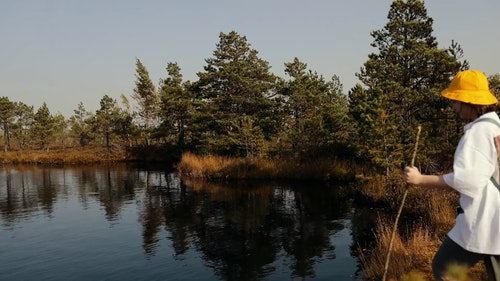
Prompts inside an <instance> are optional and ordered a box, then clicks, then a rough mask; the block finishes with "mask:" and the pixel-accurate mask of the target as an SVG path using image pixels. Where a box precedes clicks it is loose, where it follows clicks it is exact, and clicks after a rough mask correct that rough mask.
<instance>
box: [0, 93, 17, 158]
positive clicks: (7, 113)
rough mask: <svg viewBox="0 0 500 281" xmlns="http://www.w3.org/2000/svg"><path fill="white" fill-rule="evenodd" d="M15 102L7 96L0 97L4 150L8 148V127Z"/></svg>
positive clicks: (10, 124) (12, 115)
mask: <svg viewBox="0 0 500 281" xmlns="http://www.w3.org/2000/svg"><path fill="white" fill-rule="evenodd" d="M14 109H15V104H14V103H13V102H12V101H10V100H9V98H8V97H0V124H1V125H2V130H3V139H4V151H6V152H7V151H9V149H10V127H11V126H12V122H13V118H14V115H15V111H14Z"/></svg>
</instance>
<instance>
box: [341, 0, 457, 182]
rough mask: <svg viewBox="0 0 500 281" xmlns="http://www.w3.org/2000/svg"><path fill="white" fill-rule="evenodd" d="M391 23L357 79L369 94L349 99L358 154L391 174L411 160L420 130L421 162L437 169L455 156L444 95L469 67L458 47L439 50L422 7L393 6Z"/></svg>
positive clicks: (376, 34)
mask: <svg viewBox="0 0 500 281" xmlns="http://www.w3.org/2000/svg"><path fill="white" fill-rule="evenodd" d="M388 19H389V22H388V23H387V24H386V25H385V27H384V28H383V29H381V30H375V31H373V32H372V33H371V35H372V37H373V38H374V42H373V43H372V46H373V47H375V48H377V49H378V51H379V52H378V53H377V54H376V53H372V54H370V55H369V56H368V60H367V61H366V62H365V63H364V66H363V67H362V68H361V71H360V72H359V73H357V74H356V75H357V77H358V78H359V79H360V81H361V82H362V83H363V84H364V85H365V86H366V89H363V88H362V87H361V86H360V85H357V86H356V87H355V88H353V89H352V90H351V91H350V93H349V95H350V97H349V100H350V106H349V108H350V114H351V117H352V118H353V120H354V121H356V123H357V124H356V129H357V136H356V138H355V140H354V142H355V143H356V146H357V148H358V151H359V153H360V154H361V155H363V156H364V157H366V158H368V159H369V160H370V161H371V162H372V163H373V164H375V165H376V166H378V167H379V168H381V169H382V170H384V171H385V172H386V173H387V174H389V173H391V172H392V170H395V169H401V167H402V165H404V164H405V163H406V164H407V162H408V161H409V160H408V159H410V158H411V155H410V154H411V152H412V151H413V149H412V147H413V145H414V137H415V131H416V128H417V126H418V125H422V127H423V132H425V134H424V138H422V139H423V140H424V143H425V144H424V145H423V146H424V147H425V148H426V149H425V150H421V151H420V153H419V157H420V159H424V161H425V162H428V163H438V162H439V161H441V157H442V155H443V154H442V153H445V154H449V153H451V152H450V148H451V147H452V146H450V145H449V144H450V143H454V141H455V139H456V134H454V133H453V132H454V131H453V130H450V129H451V128H453V127H454V126H456V121H455V119H454V118H453V115H450V114H449V113H451V112H449V111H445V110H444V108H445V107H446V105H445V104H444V99H443V98H441V97H440V91H441V90H442V89H443V88H445V87H446V86H447V84H448V83H449V79H450V77H452V76H453V75H454V74H455V73H456V72H458V71H459V70H460V69H461V68H462V67H466V62H462V63H461V62H459V61H458V56H460V55H461V54H462V51H461V48H460V46H459V45H457V44H454V45H452V46H451V47H450V49H448V50H445V49H439V48H438V47H437V42H436V39H435V38H434V37H433V36H432V22H433V20H432V19H431V18H429V17H428V16H427V11H426V9H425V6H424V2H423V1H419V0H408V1H393V3H392V4H391V7H390V10H389V13H388ZM444 131H446V132H448V133H444ZM428 168H429V169H432V168H433V167H428Z"/></svg>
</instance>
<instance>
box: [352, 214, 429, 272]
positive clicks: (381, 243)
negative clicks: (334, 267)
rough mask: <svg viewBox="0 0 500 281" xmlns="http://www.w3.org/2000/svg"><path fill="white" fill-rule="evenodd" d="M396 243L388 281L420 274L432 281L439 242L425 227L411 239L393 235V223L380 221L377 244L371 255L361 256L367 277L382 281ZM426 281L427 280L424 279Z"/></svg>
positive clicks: (419, 228)
mask: <svg viewBox="0 0 500 281" xmlns="http://www.w3.org/2000/svg"><path fill="white" fill-rule="evenodd" d="M391 241H392V254H391V255H392V259H391V260H390V264H389V266H388V268H387V272H386V274H387V278H388V279H387V280H400V279H399V278H401V277H403V276H408V274H410V273H411V274H414V273H415V269H419V271H418V272H419V274H420V275H422V276H425V277H428V278H430V277H431V276H432V275H431V266H430V263H431V260H432V256H433V254H434V253H435V251H436V250H437V248H438V244H437V243H436V239H434V237H432V236H431V235H430V233H429V231H428V230H427V229H426V228H424V227H417V228H416V229H414V230H413V231H411V234H410V235H408V238H406V239H403V238H402V237H401V236H400V234H399V233H396V234H395V235H394V236H393V233H392V226H391V225H390V223H389V222H387V221H383V220H381V219H379V221H378V222H377V226H376V234H375V243H376V244H375V245H374V247H373V248H372V250H371V251H370V252H369V253H367V254H366V253H362V252H361V253H360V260H361V264H362V266H363V270H364V272H365V274H366V275H367V276H368V277H369V278H372V279H381V278H382V276H383V274H384V271H385V270H384V266H385V263H386V254H387V252H388V249H389V246H390V245H391ZM424 280H425V279H424Z"/></svg>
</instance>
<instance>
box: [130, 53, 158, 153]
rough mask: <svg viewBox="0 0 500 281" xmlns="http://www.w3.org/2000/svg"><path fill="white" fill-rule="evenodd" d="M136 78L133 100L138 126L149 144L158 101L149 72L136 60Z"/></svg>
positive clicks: (154, 123)
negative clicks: (135, 106)
mask: <svg viewBox="0 0 500 281" xmlns="http://www.w3.org/2000/svg"><path fill="white" fill-rule="evenodd" d="M135 65H136V72H137V73H136V78H137V80H136V81H135V88H134V94H133V96H132V97H133V98H134V100H135V101H136V102H137V104H138V107H139V108H138V115H139V118H140V124H141V127H142V129H143V130H142V131H143V134H144V138H145V140H146V145H149V144H150V141H151V135H152V132H153V131H154V129H155V128H156V127H157V126H158V123H159V118H158V112H159V106H160V99H159V96H158V93H157V92H156V89H155V86H154V84H153V82H152V81H151V78H150V77H149V72H148V70H147V69H146V67H145V66H144V65H143V64H142V62H141V61H140V60H139V59H136V64H135Z"/></svg>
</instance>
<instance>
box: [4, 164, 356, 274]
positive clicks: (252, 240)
mask: <svg viewBox="0 0 500 281" xmlns="http://www.w3.org/2000/svg"><path fill="white" fill-rule="evenodd" d="M2 185H5V187H1V186H2ZM71 197H77V198H78V202H79V203H80V204H81V206H82V208H83V209H85V210H86V209H91V208H92V206H93V204H94V203H96V202H97V203H98V204H99V206H101V211H102V213H103V215H104V217H105V219H106V220H107V221H109V222H115V221H120V220H121V219H122V218H121V212H122V210H123V209H124V208H125V207H126V206H128V205H131V204H133V205H135V206H136V207H137V213H138V217H137V218H136V219H137V220H138V221H139V223H140V225H141V229H142V248H143V251H144V255H145V256H146V259H149V260H151V259H154V257H155V256H156V255H160V254H161V251H163V250H162V248H161V247H160V245H161V244H162V241H165V239H167V241H170V244H171V245H170V246H171V248H172V249H173V253H174V258H175V259H177V260H183V259H189V257H188V252H189V251H193V250H194V251H195V252H197V253H199V255H200V256H201V257H202V259H203V261H204V263H205V266H207V267H209V268H211V270H212V271H213V274H214V276H217V277H216V278H217V279H222V280H260V279H272V278H270V276H276V275H278V274H281V273H279V272H277V271H283V269H282V267H283V265H286V267H288V270H287V271H288V273H287V278H286V279H285V280H289V279H290V278H292V279H293V278H301V279H305V278H307V279H309V278H314V277H316V276H317V274H318V273H317V267H318V265H319V264H321V263H325V262H327V261H330V260H335V259H336V258H337V253H336V245H334V244H333V242H332V237H334V236H335V235H336V234H337V233H339V232H340V231H345V230H346V227H350V225H349V223H350V214H351V210H352V206H351V203H350V200H349V197H348V195H347V192H346V191H345V188H343V187H337V186H325V185H319V184H313V183H300V184H280V183H269V182H231V183H225V184H220V183H219V184H214V183H207V182H200V181H192V180H187V179H186V180H182V181H181V180H180V179H179V178H178V177H177V176H176V174H175V173H172V172H170V171H163V170H151V169H144V170H143V169H139V168H136V167H132V168H131V167H126V166H123V165H119V166H110V167H79V168H37V167H4V168H3V169H2V170H1V171H0V213H1V223H2V229H9V228H12V227H14V226H15V225H16V223H18V222H19V221H20V220H25V219H30V218H32V217H35V216H37V215H45V216H50V215H51V213H52V212H53V210H54V208H56V206H57V202H58V201H64V200H67V199H68V198H71ZM77 219H78V218H77ZM164 235H166V237H164ZM352 260H354V259H351V260H350V262H351V263H352ZM349 267H352V264H350V265H349ZM330 270H332V271H335V270H339V269H336V268H332V269H330ZM352 273H353V272H352ZM352 273H351V274H352ZM332 276H333V275H332ZM214 278H215V277H214ZM338 280H340V279H338ZM344 280H347V279H344ZM350 280H354V277H353V278H352V279H350Z"/></svg>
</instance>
